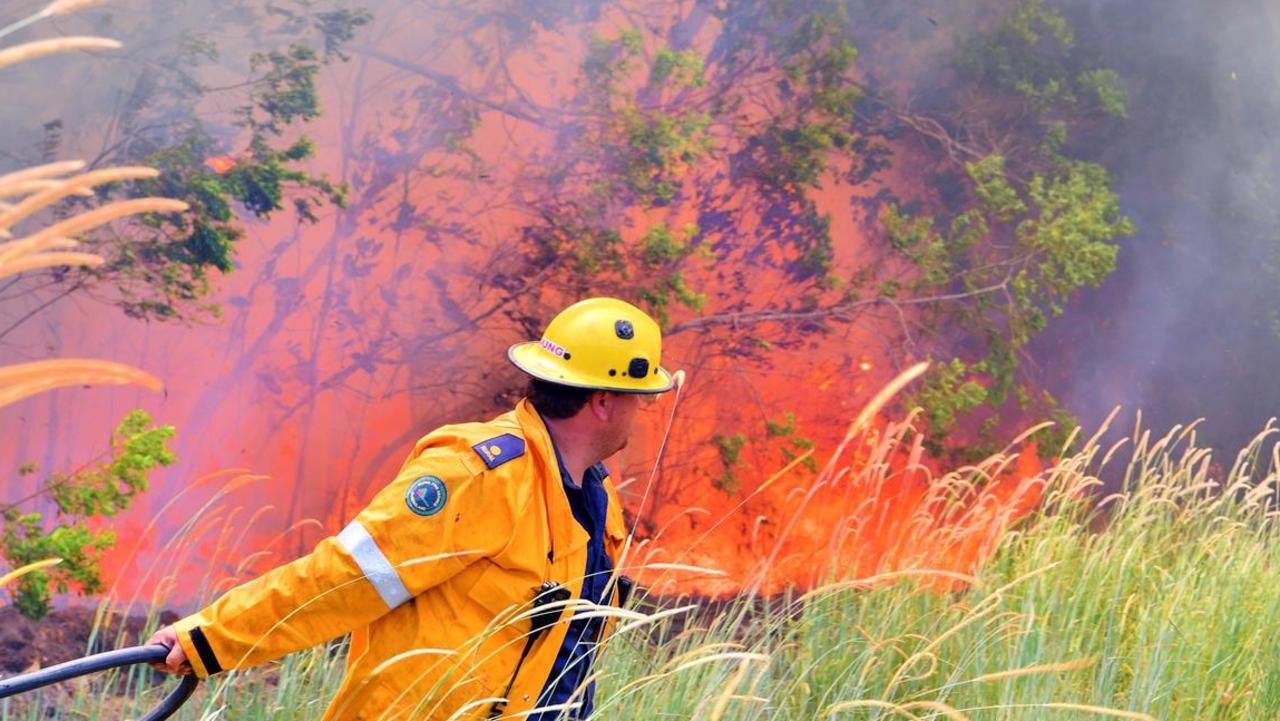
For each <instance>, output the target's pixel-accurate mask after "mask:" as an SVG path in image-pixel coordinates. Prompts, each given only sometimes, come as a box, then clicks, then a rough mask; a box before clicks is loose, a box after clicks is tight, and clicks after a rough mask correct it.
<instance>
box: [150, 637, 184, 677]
mask: <svg viewBox="0 0 1280 721" xmlns="http://www.w3.org/2000/svg"><path fill="white" fill-rule="evenodd" d="M147 645H148V646H164V647H165V648H167V649H169V655H168V656H167V657H166V658H165V660H164V663H152V664H149V665H150V666H151V668H154V669H155V670H157V671H164V672H165V673H178V674H184V675H185V674H189V673H191V662H189V661H187V652H186V651H183V650H182V644H180V643H178V632H177V631H174V630H173V626H165V627H164V628H162V629H160V630H159V631H156V632H155V633H154V634H152V635H151V638H149V639H147Z"/></svg>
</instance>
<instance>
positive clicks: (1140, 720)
mask: <svg viewBox="0 0 1280 721" xmlns="http://www.w3.org/2000/svg"><path fill="white" fill-rule="evenodd" d="M1037 705H1038V706H1041V707H1043V708H1056V709H1062V710H1063V711H1083V712H1085V713H1092V714H1097V715H1099V716H1111V717H1113V718H1127V719H1133V721H1160V719H1157V718H1156V717H1155V716H1152V715H1151V714H1145V713H1139V712H1137V711H1121V710H1120V709H1115V708H1107V707H1106V706H1091V705H1089V704H1083V703H1061V702H1050V703H1045V704H1037Z"/></svg>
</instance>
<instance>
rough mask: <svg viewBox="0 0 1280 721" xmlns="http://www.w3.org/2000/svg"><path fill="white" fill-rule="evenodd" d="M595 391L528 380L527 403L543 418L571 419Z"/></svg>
mask: <svg viewBox="0 0 1280 721" xmlns="http://www.w3.org/2000/svg"><path fill="white" fill-rule="evenodd" d="M592 393H595V391H593V390H591V389H590V388H574V387H573V386H562V385H560V384H559V383H550V382H548V381H544V380H539V379H537V378H530V379H529V402H530V403H532V404H533V407H534V408H535V409H537V411H538V414H539V415H541V416H543V417H544V418H572V417H574V416H576V415H578V411H580V410H582V407H583V406H585V405H586V404H587V401H588V400H590V399H591V394H592Z"/></svg>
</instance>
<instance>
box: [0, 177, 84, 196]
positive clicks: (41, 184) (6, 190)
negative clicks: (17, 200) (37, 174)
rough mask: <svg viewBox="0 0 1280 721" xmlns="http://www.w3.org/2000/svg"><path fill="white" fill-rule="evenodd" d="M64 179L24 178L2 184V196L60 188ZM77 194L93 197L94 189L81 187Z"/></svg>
mask: <svg viewBox="0 0 1280 721" xmlns="http://www.w3.org/2000/svg"><path fill="white" fill-rule="evenodd" d="M64 182H65V181H62V180H47V179H45V180H22V181H19V182H16V183H6V184H0V198H12V197H15V196H23V195H30V194H32V193H38V192H40V191H42V190H48V189H50V188H58V187H61V186H62V185H63V183H64ZM75 194H76V195H80V196H83V197H86V198H92V197H93V191H92V190H89V189H88V188H80V189H79V190H76V191H75Z"/></svg>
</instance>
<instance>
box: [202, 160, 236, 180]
mask: <svg viewBox="0 0 1280 721" xmlns="http://www.w3.org/2000/svg"><path fill="white" fill-rule="evenodd" d="M204 166H205V167H206V168H208V169H209V170H212V171H213V172H214V174H216V175H222V174H223V173H226V172H230V170H231V169H232V168H234V167H236V161H235V158H232V157H231V156H230V155H220V156H218V157H216V158H208V159H206V160H205V161H204Z"/></svg>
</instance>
